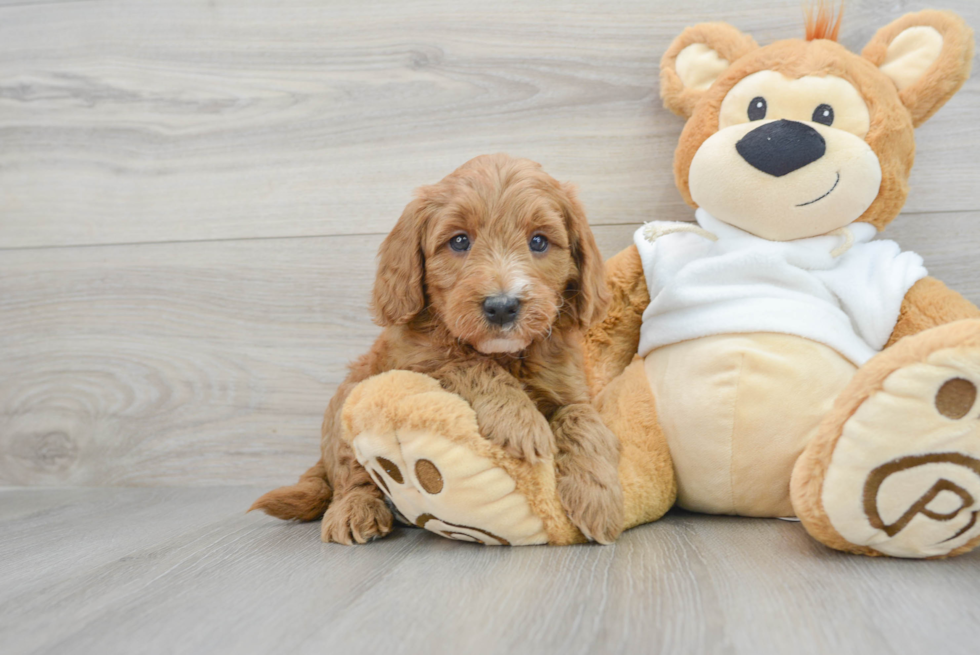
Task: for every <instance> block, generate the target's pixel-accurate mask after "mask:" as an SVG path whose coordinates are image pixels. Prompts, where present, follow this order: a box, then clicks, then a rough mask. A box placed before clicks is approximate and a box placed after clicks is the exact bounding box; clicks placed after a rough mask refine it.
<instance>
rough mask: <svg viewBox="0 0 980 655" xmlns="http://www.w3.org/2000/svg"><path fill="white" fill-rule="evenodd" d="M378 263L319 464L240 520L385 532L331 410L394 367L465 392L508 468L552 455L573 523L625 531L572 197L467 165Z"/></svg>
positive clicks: (535, 170)
mask: <svg viewBox="0 0 980 655" xmlns="http://www.w3.org/2000/svg"><path fill="white" fill-rule="evenodd" d="M379 259H380V261H379V265H378V275H377V278H376V280H375V284H374V297H373V310H374V315H375V321H376V322H377V323H379V324H380V325H381V326H383V327H384V328H385V329H384V331H383V332H382V333H381V336H380V337H378V340H377V341H376V342H375V343H374V345H373V346H372V348H371V350H370V351H369V352H368V353H367V354H366V355H364V356H362V357H361V358H360V359H358V360H357V361H356V362H354V363H353V364H352V365H351V367H350V375H348V376H347V379H346V380H345V381H344V382H343V383H342V384H341V385H340V387H339V388H338V390H337V393H336V395H335V396H334V397H333V399H332V400H331V401H330V405H329V407H328V408H327V411H326V415H325V416H324V419H323V430H322V442H321V450H322V459H321V460H320V462H318V463H317V464H316V466H314V467H313V468H311V469H310V470H309V471H307V472H306V474H304V475H303V477H301V478H300V481H299V483H297V484H296V485H294V486H292V487H283V488H281V489H277V490H275V491H271V492H269V493H267V494H266V495H264V496H263V497H262V498H260V499H259V500H258V501H256V503H255V505H253V507H252V509H262V510H264V511H266V512H267V513H269V514H271V515H273V516H276V517H279V518H282V519H301V520H313V519H316V518H319V517H320V516H323V522H322V529H321V536H322V538H323V540H324V541H328V542H330V541H332V542H338V543H342V544H351V543H354V542H356V543H365V542H366V541H368V540H370V539H372V538H376V537H382V536H384V535H386V534H388V533H389V532H390V531H391V528H392V514H391V511H390V510H389V509H388V507H387V505H386V503H385V501H384V497H383V495H382V493H381V491H380V490H379V489H378V488H377V487H376V486H375V484H374V482H373V481H372V480H371V478H370V476H369V475H368V473H367V471H365V470H364V468H363V467H362V466H361V465H360V464H359V463H358V462H357V460H356V459H355V457H354V452H353V451H352V450H351V448H350V446H349V445H348V444H347V443H346V442H345V441H343V439H341V437H340V431H341V423H340V414H341V408H342V407H343V404H344V401H345V400H346V398H347V395H348V394H349V393H350V390H351V389H352V388H353V387H354V386H355V385H356V384H357V383H358V382H360V381H362V380H364V379H366V378H368V377H370V376H372V375H376V374H378V373H382V372H384V371H390V370H394V369H401V370H409V371H416V372H419V373H425V374H428V375H430V376H432V377H434V378H435V379H437V380H438V381H439V382H440V383H441V385H442V386H443V388H445V389H446V390H448V391H451V392H454V393H456V394H459V395H460V396H462V397H463V398H464V399H465V400H467V401H468V402H469V403H470V405H471V406H472V407H473V410H474V411H475V412H476V416H477V420H478V423H479V426H480V431H481V433H482V434H483V436H484V437H486V438H487V439H489V440H490V441H492V442H494V443H496V444H498V445H500V446H502V447H503V448H504V449H505V450H506V451H507V452H509V453H510V454H512V455H514V456H515V457H520V458H524V459H525V460H527V461H529V462H534V461H537V460H539V459H541V458H544V457H547V456H550V455H555V464H556V472H557V477H558V483H557V484H558V494H559V497H560V498H561V501H562V504H563V506H564V508H565V510H566V511H567V513H568V516H569V518H570V519H571V521H572V522H573V523H574V524H575V525H576V526H577V527H578V528H579V529H580V530H581V531H582V532H583V533H584V534H585V535H586V537H588V538H589V539H592V540H594V541H598V542H601V543H609V542H612V541H614V540H615V539H616V537H617V536H619V533H620V531H621V530H622V525H623V507H622V491H621V489H620V485H619V476H618V471H617V469H618V464H619V442H618V440H617V439H616V437H615V436H614V435H613V434H612V433H611V432H610V431H609V429H608V428H606V426H605V425H604V424H603V423H602V421H601V420H600V418H599V415H598V414H597V412H596V410H595V409H593V407H592V405H591V404H590V402H589V400H590V399H589V393H588V390H587V387H586V380H585V373H584V370H583V359H582V337H583V333H584V331H585V330H586V329H588V327H589V326H590V325H591V324H592V322H593V321H594V320H598V319H600V318H601V317H602V315H603V313H604V311H605V307H606V304H607V302H608V292H607V290H606V286H605V279H604V277H603V263H602V257H601V255H600V253H599V249H598V247H597V246H596V243H595V239H594V237H593V236H592V232H591V230H590V229H589V226H588V223H587V222H586V219H585V214H584V212H583V210H582V207H581V205H580V204H579V202H578V200H577V199H576V197H575V193H574V191H573V189H571V188H570V187H569V186H567V185H562V184H559V183H558V182H557V181H555V180H554V179H553V178H552V177H551V176H549V175H547V174H546V173H545V172H544V171H542V170H541V167H540V166H539V165H538V164H535V163H533V162H530V161H527V160H523V159H513V158H511V157H508V156H506V155H484V156H481V157H477V158H475V159H473V160H471V161H469V162H467V163H465V164H463V165H462V166H461V167H459V168H458V169H457V170H456V171H455V172H453V173H452V174H450V175H449V176H447V177H446V178H445V179H443V180H442V181H441V182H439V183H438V184H435V185H432V186H426V187H422V188H420V189H419V190H418V191H417V192H416V197H415V199H414V200H413V201H412V202H411V203H409V205H408V206H407V207H406V208H405V211H404V213H403V214H402V216H401V218H400V219H399V220H398V223H397V224H396V225H395V227H394V229H393V230H392V231H391V233H390V234H389V235H388V237H387V238H386V239H385V240H384V242H383V243H382V244H381V248H380V252H379ZM324 512H325V514H324Z"/></svg>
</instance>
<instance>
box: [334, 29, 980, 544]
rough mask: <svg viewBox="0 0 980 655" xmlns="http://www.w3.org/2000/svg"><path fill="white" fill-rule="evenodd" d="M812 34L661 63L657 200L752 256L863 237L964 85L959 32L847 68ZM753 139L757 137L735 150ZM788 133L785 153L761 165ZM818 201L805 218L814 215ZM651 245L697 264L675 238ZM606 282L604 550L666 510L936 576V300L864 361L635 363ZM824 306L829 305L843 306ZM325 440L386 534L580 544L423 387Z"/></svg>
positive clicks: (978, 535) (659, 354)
mask: <svg viewBox="0 0 980 655" xmlns="http://www.w3.org/2000/svg"><path fill="white" fill-rule="evenodd" d="M813 31H814V32H815V34H814V35H813V36H814V38H813V39H812V40H809V41H803V40H789V41H781V42H778V43H774V44H772V45H768V46H764V47H760V46H758V45H757V44H756V43H755V41H754V40H753V39H752V38H751V37H749V36H747V35H744V34H742V33H740V32H739V31H738V30H736V29H735V28H734V27H731V26H729V25H725V24H722V23H714V24H705V25H698V26H694V27H691V28H689V29H687V30H685V31H684V33H683V34H681V35H680V36H679V37H678V38H677V39H676V40H675V42H674V44H673V45H672V46H671V47H670V48H669V49H668V51H667V53H666V54H665V55H664V58H663V60H662V62H661V94H662V97H663V99H664V104H665V106H667V107H668V108H670V109H672V110H673V111H675V112H677V113H679V114H681V115H682V116H685V117H687V118H688V122H687V125H686V126H685V128H684V131H683V134H682V135H681V138H680V143H679V145H678V148H677V152H676V157H675V174H676V179H677V186H678V189H679V190H680V192H681V194H682V196H683V197H684V198H685V199H686V200H687V201H688V202H689V203H690V204H691V205H692V206H695V207H698V206H701V207H702V208H704V209H706V210H707V211H709V212H710V213H711V215H713V216H714V217H715V218H717V219H720V220H721V221H723V222H725V223H727V224H729V225H731V226H735V227H737V228H738V229H741V230H744V231H745V232H747V233H749V234H752V235H754V236H755V237H756V238H758V239H762V240H769V241H771V242H792V241H794V240H797V239H804V238H812V237H819V238H822V236H823V235H830V234H832V233H835V231H837V230H839V229H840V228H844V227H847V226H849V225H851V224H852V223H854V222H855V221H857V222H864V223H870V224H871V225H872V226H874V227H876V228H878V229H883V228H884V226H885V225H887V224H888V222H890V221H891V220H892V219H894V218H895V216H896V215H897V214H898V213H899V211H900V209H901V207H902V205H903V203H904V201H905V197H906V194H907V191H908V187H907V180H908V175H909V171H910V169H911V166H912V160H913V158H914V151H915V146H914V138H913V127H914V126H917V125H919V124H921V123H922V122H924V121H925V120H926V119H928V117H929V116H931V115H932V114H933V113H934V112H935V111H937V110H938V109H939V108H940V107H941V106H942V105H943V104H944V103H945V102H946V101H947V100H948V99H949V98H950V97H951V96H952V95H953V94H954V93H955V92H956V91H957V90H958V89H959V88H960V86H961V85H962V83H963V81H964V80H965V79H966V78H967V76H968V75H969V69H970V61H971V57H972V52H973V41H972V32H971V31H970V29H969V28H968V27H967V26H966V25H965V24H964V23H963V22H962V21H961V20H960V19H959V18H958V17H956V16H955V15H953V14H950V13H948V12H938V11H925V12H919V13H916V14H910V15H908V16H905V17H902V18H900V19H898V20H897V21H895V22H894V23H892V24H891V25H889V26H887V27H885V28H883V29H881V30H880V31H879V32H878V34H877V35H876V36H875V37H874V38H873V39H872V41H871V43H869V44H868V46H867V47H866V48H865V51H864V53H863V54H862V55H861V56H858V55H856V54H853V53H850V52H848V51H847V50H845V49H844V48H843V47H841V46H840V45H838V44H837V43H835V42H833V41H831V40H828V39H826V38H822V36H823V34H822V33H821V32H820V30H819V29H816V30H813ZM759 99H762V100H764V101H765V102H764V103H760V102H759ZM750 108H751V111H747V110H748V109H750ZM763 108H764V109H765V111H762V109H763ZM828 108H830V109H831V110H832V111H828V110H827V109H828ZM766 126H774V127H769V128H768V131H769V132H770V133H771V134H772V135H775V136H773V137H772V138H768V137H766V138H754V137H751V135H752V134H753V133H756V134H758V132H756V131H757V130H758V129H760V128H763V127H766ZM787 130H788V131H790V132H794V133H795V134H796V135H797V136H800V135H802V136H801V137H800V138H802V139H803V140H804V141H806V142H807V143H809V146H808V150H807V151H806V152H803V151H800V152H796V151H787V148H786V147H782V146H780V147H782V150H781V151H780V150H779V148H776V151H774V152H773V153H771V154H767V153H768V150H772V147H771V145H770V144H768V143H767V142H770V141H772V140H773V139H776V140H777V141H779V138H781V137H780V136H779V135H780V134H785V133H786V132H787ZM746 139H748V141H746ZM753 139H754V141H753ZM749 142H754V143H755V146H753V147H754V148H755V149H754V150H752V151H750V149H748V144H749ZM777 145H778V144H777ZM760 153H761V154H760ZM780 158H781V159H780ZM834 176H838V177H837V179H836V180H835V178H834ZM709 182H711V183H709ZM831 187H833V188H831ZM838 187H839V188H838ZM828 188H830V189H831V192H827V195H826V201H824V196H820V195H819V194H816V195H815V193H816V192H819V193H825V192H826V189H828ZM760 198H765V199H766V202H760V201H759V199H760ZM814 198H816V199H817V200H819V201H820V202H817V201H813V202H811V200H812V199H814ZM651 218H655V217H651ZM655 231H657V235H655V236H659V237H664V236H665V235H669V234H671V233H673V232H677V231H680V232H691V233H692V234H690V235H686V236H690V237H692V238H705V239H707V240H708V241H709V242H710V240H711V234H710V231H708V230H704V229H702V228H699V227H697V226H695V225H690V224H688V225H686V226H673V227H670V226H666V227H661V228H655ZM666 242H667V240H665V243H666ZM845 251H846V248H843V249H837V248H835V249H834V254H833V255H832V256H833V257H839V256H841V255H842V253H843V252H845ZM606 271H607V281H608V283H609V285H610V288H611V292H612V303H611V305H610V308H609V309H608V312H607V314H606V315H605V317H604V319H603V320H602V321H601V322H600V323H599V324H597V325H596V326H595V327H593V328H592V330H591V331H590V332H589V334H588V335H587V342H586V359H587V361H586V366H587V375H588V381H589V384H590V389H591V392H592V395H593V402H594V405H595V407H596V408H597V409H598V411H599V413H600V415H601V417H602V419H603V421H604V422H605V423H606V424H607V425H608V426H609V427H610V428H611V429H612V430H613V432H614V433H615V434H616V435H617V436H618V438H619V439H620V442H621V445H622V454H621V460H620V466H619V475H620V482H621V485H622V488H623V496H624V516H625V522H624V527H631V526H634V525H638V524H641V523H646V522H650V521H653V520H656V519H657V518H659V517H660V516H662V515H663V514H664V512H666V511H667V509H669V508H670V507H671V506H672V505H673V504H674V503H675V501H676V502H679V503H680V504H681V505H682V506H684V507H687V508H689V509H693V510H697V511H705V512H717V513H730V514H739V515H750V516H773V517H777V516H792V515H795V516H798V517H799V518H800V519H801V520H802V522H803V524H804V527H805V528H806V529H807V530H808V532H809V533H810V534H811V535H812V536H814V537H815V538H816V539H818V540H819V541H821V542H823V543H824V544H826V545H828V546H830V547H833V548H837V549H840V550H846V551H849V552H854V553H861V554H866V555H892V556H899V557H913V558H932V557H946V556H951V555H956V554H959V553H962V552H966V551H967V550H969V549H971V548H972V547H974V546H975V545H976V544H977V543H980V521H978V515H980V421H978V418H977V417H978V416H980V398H978V395H980V394H978V393H977V389H978V388H980V310H978V309H977V308H976V307H974V306H973V305H972V304H970V303H969V302H967V301H965V300H964V299H963V298H962V297H961V296H959V295H958V294H956V293H955V292H953V291H951V290H949V289H947V288H946V287H945V286H944V285H943V284H942V283H941V282H939V281H938V280H935V279H933V278H930V277H921V275H916V276H914V277H913V278H910V279H909V280H907V282H905V283H903V284H904V287H903V291H904V297H902V296H901V295H900V296H899V300H900V307H898V308H897V309H896V308H895V307H894V306H893V304H892V305H890V307H891V308H890V309H889V310H888V312H887V314H888V315H887V316H882V317H879V318H880V319H881V320H884V321H886V323H887V324H886V325H885V326H884V328H882V329H884V332H883V333H882V335H881V337H882V338H881V339H876V340H875V343H874V344H873V349H872V351H871V354H873V356H871V357H870V359H868V358H867V357H866V356H861V357H854V356H851V357H850V358H848V357H845V356H844V355H843V354H841V352H839V351H838V350H836V349H835V348H834V347H833V344H826V343H818V342H817V341H815V340H813V339H808V338H806V337H804V336H800V335H799V334H795V333H793V331H789V332H780V331H779V330H769V331H766V330H762V331H755V332H752V331H749V332H745V331H734V332H731V333H726V332H725V331H724V330H721V331H719V332H717V333H713V334H711V335H705V336H700V337H699V338H690V339H687V340H675V341H668V342H664V343H660V344H658V345H657V346H656V347H655V348H653V349H652V350H651V351H650V352H648V353H646V354H645V356H644V357H639V356H637V352H638V347H639V342H640V335H641V331H642V329H641V328H642V326H643V323H644V312H645V310H647V308H648V307H649V306H650V305H651V297H650V295H651V291H650V290H649V288H648V283H647V278H646V276H645V274H644V262H643V260H642V258H641V257H640V253H639V252H638V251H637V249H636V247H635V246H631V247H630V248H627V249H626V250H624V251H623V252H622V253H620V254H619V255H617V256H615V257H613V258H612V259H611V260H610V261H609V262H608V263H607V268H606ZM679 274H684V271H683V270H680V271H679ZM919 278H921V279H919ZM916 280H917V281H916ZM866 283H867V281H866V279H865V278H863V277H862V276H855V279H854V281H853V284H854V285H861V284H866ZM773 284H775V285H777V286H778V285H779V281H778V279H774V281H773ZM660 292H661V291H660V289H659V287H657V288H654V294H655V295H656V294H659V293H660ZM829 293H830V296H828V300H827V302H831V303H832V302H834V295H833V294H835V293H843V291H840V290H837V291H833V290H831V292H829ZM648 318H649V317H648ZM878 327H879V328H881V327H882V326H881V325H879V326H878ZM881 341H884V344H882V343H881ZM882 346H883V347H882ZM875 349H880V352H878V353H877V354H874V353H875ZM344 434H345V439H347V440H348V441H349V443H350V444H351V445H352V447H353V449H354V451H355V452H356V453H357V456H358V460H359V461H360V462H361V464H363V465H364V466H365V467H366V468H367V469H368V470H369V472H370V473H371V475H372V477H374V478H375V480H376V481H379V482H378V483H379V486H381V487H382V488H384V489H385V492H386V494H387V496H388V498H389V499H390V501H391V502H392V503H393V504H394V506H395V507H396V508H397V509H398V511H399V512H400V513H401V515H402V518H403V519H404V520H406V521H408V522H411V523H414V524H416V525H419V526H422V527H425V528H427V529H430V530H433V531H435V532H437V533H438V534H441V535H443V536H447V537H451V538H455V539H460V540H465V541H478V542H481V543H486V544H525V543H526V544H531V543H551V544H567V543H575V542H580V541H583V540H584V539H583V537H582V535H581V534H580V533H578V532H577V530H575V529H574V528H573V527H571V525H570V524H569V523H568V521H567V519H566V518H565V517H564V515H563V513H562V511H561V508H560V504H558V502H557V498H556V494H555V482H554V480H555V478H554V468H553V466H552V465H551V463H550V462H544V463H543V464H541V465H538V466H533V467H532V466H530V465H528V464H526V463H524V462H522V461H520V460H516V459H514V458H511V457H509V456H507V455H506V454H504V453H502V452H500V451H499V449H496V447H494V446H492V445H491V444H489V443H487V442H486V441H485V440H482V439H481V438H480V436H479V431H478V430H477V426H476V423H475V417H474V415H473V413H472V410H470V408H469V407H468V405H467V404H466V403H465V402H464V401H462V399H460V398H458V397H456V396H453V395H452V394H449V393H447V392H444V391H441V390H440V389H438V388H437V385H434V383H433V382H432V381H431V380H429V379H427V378H425V377H424V376H419V375H417V374H412V373H405V372H393V373H387V374H384V375H382V376H378V377H377V378H373V379H370V380H367V381H365V382H363V383H361V385H360V386H359V387H358V388H357V389H355V392H354V393H352V395H351V397H350V399H349V400H348V402H347V405H346V406H345V409H344ZM393 486H394V488H393Z"/></svg>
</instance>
